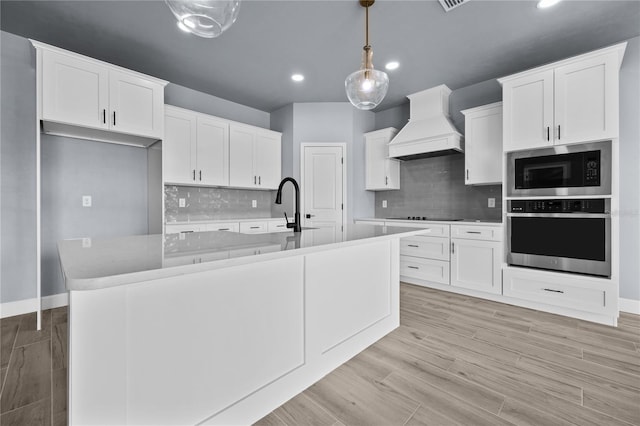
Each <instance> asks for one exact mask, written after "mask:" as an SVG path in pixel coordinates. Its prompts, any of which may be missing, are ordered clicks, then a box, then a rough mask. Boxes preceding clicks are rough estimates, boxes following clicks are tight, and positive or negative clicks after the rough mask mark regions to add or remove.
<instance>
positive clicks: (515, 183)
mask: <svg viewBox="0 0 640 426" xmlns="http://www.w3.org/2000/svg"><path fill="white" fill-rule="evenodd" d="M507 185H508V186H507V196H509V197H514V196H515V197H519V196H523V197H532V196H544V197H546V196H573V195H579V196H584V195H611V141H604V142H595V143H589V144H576V145H559V146H554V147H552V148H543V149H536V150H531V151H521V152H510V153H509V154H507Z"/></svg>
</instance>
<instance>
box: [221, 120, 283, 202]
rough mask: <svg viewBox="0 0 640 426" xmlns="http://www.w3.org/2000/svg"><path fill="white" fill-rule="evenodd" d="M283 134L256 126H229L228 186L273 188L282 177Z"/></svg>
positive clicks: (235, 124)
mask: <svg viewBox="0 0 640 426" xmlns="http://www.w3.org/2000/svg"><path fill="white" fill-rule="evenodd" d="M281 141H282V134H281V133H278V132H274V131H271V130H267V129H261V128H259V127H253V126H248V125H244V124H238V123H231V124H230V126H229V186H233V187H238V188H254V189H276V188H278V184H279V183H280V179H281V176H282V174H281V161H282V160H281V150H282V147H281V145H282V142H281Z"/></svg>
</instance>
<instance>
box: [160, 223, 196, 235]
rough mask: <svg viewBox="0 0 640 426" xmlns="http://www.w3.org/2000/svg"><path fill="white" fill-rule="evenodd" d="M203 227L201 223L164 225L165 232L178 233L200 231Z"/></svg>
mask: <svg viewBox="0 0 640 426" xmlns="http://www.w3.org/2000/svg"><path fill="white" fill-rule="evenodd" d="M204 230H205V227H204V226H203V225H190V224H184V225H166V226H165V231H164V232H165V234H180V233H188V232H200V231H204Z"/></svg>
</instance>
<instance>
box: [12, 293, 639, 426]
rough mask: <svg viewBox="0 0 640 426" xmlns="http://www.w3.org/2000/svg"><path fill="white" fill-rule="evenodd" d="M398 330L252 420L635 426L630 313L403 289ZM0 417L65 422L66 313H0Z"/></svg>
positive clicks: (634, 321)
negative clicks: (602, 317)
mask: <svg viewBox="0 0 640 426" xmlns="http://www.w3.org/2000/svg"><path fill="white" fill-rule="evenodd" d="M400 307H401V312H400V324H401V325H400V327H399V328H398V329H396V330H395V331H393V332H392V333H390V334H389V335H387V336H385V337H384V338H382V339H381V340H380V341H378V342H376V343H375V344H373V345H371V346H370V347H369V348H367V349H366V350H365V351H363V352H362V353H360V354H359V355H357V356H356V357H354V358H353V359H351V360H350V361H348V362H347V363H345V364H344V365H342V366H340V367H339V368H338V369H336V370H335V371H333V372H332V373H330V374H328V375H327V376H326V377H324V378H323V379H322V380H320V381H319V382H318V383H316V384H314V385H312V386H311V387H309V388H308V389H306V390H305V391H304V392H302V393H301V394H299V395H297V396H295V397H294V398H292V399H291V400H289V401H288V402H287V403H285V404H284V405H282V406H281V407H278V408H277V409H275V410H274V411H273V412H271V413H270V414H268V415H267V416H265V417H264V418H263V419H261V420H260V421H259V422H257V423H256V424H257V425H259V426H264V425H278V426H283V425H291V426H293V425H295V426H298V425H328V426H350V425H367V426H377V425H380V426H387V425H389V426H394V425H398V426H404V425H440V426H442V425H465V426H467V425H474V426H475V425H491V426H494V425H535V426H540V425H554V426H555V425H580V426H582V425H594V426H596V425H597V426H608V425H627V426H628V425H638V426H640V316H638V315H631V314H625V313H623V314H621V316H620V319H619V326H618V327H617V328H613V327H608V326H603V325H598V324H593V323H589V322H585V321H580V320H576V319H572V318H565V317H562V316H558V315H553V314H548V313H544V312H539V311H534V310H529V309H524V308H519V307H515V306H511V305H504V304H501V303H496V302H491V301H486V300H481V299H476V298H472V297H467V296H461V295H456V294H452V293H447V292H441V291H437V290H431V289H427V288H422V287H417V286H412V285H408V284H402V285H401V299H400ZM0 330H1V331H0V333H1V334H0V340H1V345H2V346H1V347H0V388H1V391H0V425H2V426H12V425H20V426H22V425H29V426H32V425H33V426H36V425H47V426H49V425H54V426H58V425H65V424H66V422H67V309H66V308H58V309H53V310H49V311H45V312H44V315H43V329H42V331H39V332H38V331H35V314H28V315H22V316H17V317H11V318H4V319H2V320H0Z"/></svg>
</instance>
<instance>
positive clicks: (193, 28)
mask: <svg viewBox="0 0 640 426" xmlns="http://www.w3.org/2000/svg"><path fill="white" fill-rule="evenodd" d="M164 1H165V3H167V6H169V9H171V12H173V14H174V15H175V17H176V19H177V20H178V27H179V28H180V29H181V30H183V31H186V32H190V33H193V34H195V35H197V36H200V37H204V38H214V37H218V36H219V35H220V34H222V33H223V32H224V31H226V30H227V29H228V28H229V27H230V26H231V25H233V23H234V22H236V19H237V18H238V12H239V11H240V0H164Z"/></svg>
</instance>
